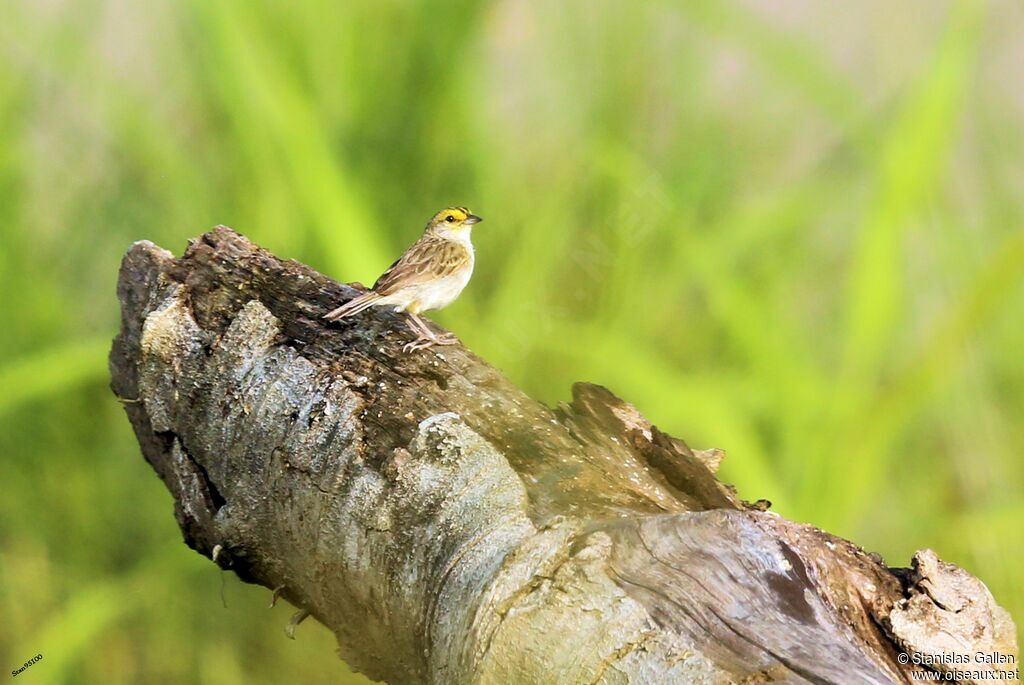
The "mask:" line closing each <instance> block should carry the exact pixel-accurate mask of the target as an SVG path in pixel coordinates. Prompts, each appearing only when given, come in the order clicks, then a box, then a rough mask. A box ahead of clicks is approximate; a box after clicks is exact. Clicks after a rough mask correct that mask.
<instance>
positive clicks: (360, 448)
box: [110, 227, 1017, 684]
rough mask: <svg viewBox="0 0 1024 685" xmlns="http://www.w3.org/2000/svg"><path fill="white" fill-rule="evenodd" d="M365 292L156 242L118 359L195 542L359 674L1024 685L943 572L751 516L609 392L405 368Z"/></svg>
mask: <svg viewBox="0 0 1024 685" xmlns="http://www.w3.org/2000/svg"><path fill="white" fill-rule="evenodd" d="M358 292H359V288H358V287H356V286H352V285H344V284H339V283H337V282H335V281H332V280H331V279H329V278H327V277H325V276H323V275H321V274H319V273H317V272H315V271H313V270H312V269H310V268H309V267H307V266H304V265H302V264H299V263H297V262H294V261H283V260H280V259H278V258H276V257H274V256H273V255H271V254H269V253H268V252H266V251H265V250H262V249H260V248H258V247H257V246H255V245H254V244H252V243H251V242H250V241H248V240H247V239H246V238H244V237H243V236H241V235H239V234H237V233H235V232H233V231H232V230H230V229H228V228H225V227H218V228H216V229H214V230H213V231H211V232H210V233H207V234H206V235H204V236H202V237H200V238H198V239H196V240H194V241H192V242H191V243H190V246H189V248H188V250H187V251H186V253H185V255H184V256H183V257H181V258H178V259H176V258H175V257H174V256H173V255H171V254H170V253H169V252H167V251H166V250H163V249H161V248H159V247H157V246H155V245H153V244H152V243H149V242H145V241H143V242H139V243H136V244H135V245H133V246H132V247H131V249H130V250H129V251H128V253H127V254H126V255H125V258H124V261H123V264H122V267H121V273H120V280H119V284H118V297H119V299H120V302H121V310H122V328H121V332H120V334H119V335H118V337H117V339H116V340H115V342H114V347H113V350H112V352H111V356H110V367H111V374H112V378H113V388H114V391H115V392H116V394H117V395H118V396H119V397H120V398H121V399H122V400H123V401H124V406H125V411H126V412H127V414H128V417H129V419H130V420H131V423H132V426H133V428H134V430H135V434H136V436H137V438H138V441H139V444H140V446H141V448H142V453H143V455H144V456H145V458H146V459H147V460H148V462H149V463H150V464H151V465H152V467H153V468H154V469H155V471H156V472H157V474H158V475H159V476H160V478H161V479H162V480H163V482H164V484H165V485H166V486H167V488H168V489H169V490H170V492H171V494H172V495H173V496H174V500H175V514H176V517H177V520H178V523H179V525H180V527H181V529H182V531H183V533H184V536H185V541H186V542H187V543H188V545H190V546H191V547H192V548H193V549H195V550H196V551H198V552H200V553H202V554H204V555H206V556H208V557H210V558H213V559H214V561H215V562H216V563H217V564H218V565H219V566H220V567H222V568H226V569H230V570H231V571H234V572H235V573H236V574H238V576H239V577H240V578H242V579H243V580H245V581H247V582H252V583H259V584H261V585H264V586H266V587H268V588H273V589H274V590H275V595H277V594H279V595H281V596H283V597H284V598H286V599H287V600H288V601H289V602H291V603H292V604H294V605H295V606H296V607H299V608H300V609H301V613H300V614H298V617H297V618H302V617H304V616H305V615H307V614H311V615H312V616H314V617H315V618H316V619H317V620H319V621H320V622H322V623H323V624H324V625H326V626H327V627H328V628H330V629H331V630H332V631H333V632H334V633H335V634H336V635H337V638H338V644H339V646H340V651H341V654H342V656H343V658H344V659H345V660H346V661H347V662H348V664H349V665H350V666H352V667H353V668H356V669H358V670H360V671H362V672H363V673H365V674H367V675H368V676H369V677H371V678H374V679H379V680H384V681H387V682H391V683H502V684H504V683H542V682H552V683H554V682H559V683H627V682H629V683H724V682H742V683H757V682H811V683H844V684H845V683H906V682H911V678H912V671H914V670H917V671H920V670H922V669H926V668H927V669H931V670H933V671H935V672H940V673H941V672H943V671H944V670H949V669H954V668H959V669H961V670H966V669H967V668H971V669H982V668H984V669H985V671H986V672H989V671H991V672H994V671H996V670H999V669H1002V670H1004V671H1008V670H1010V669H1013V668H1016V665H1015V660H1016V658H1017V646H1016V637H1015V635H1016V633H1015V628H1014V626H1013V623H1012V621H1011V620H1010V617H1009V616H1008V614H1007V613H1006V612H1005V611H1004V610H1003V609H1002V608H1000V607H999V606H998V605H997V604H996V603H995V602H994V600H993V598H992V596H991V594H990V593H989V592H988V590H987V589H986V588H985V586H984V584H982V583H981V582H980V581H978V580H977V579H975V578H973V577H972V576H970V575H969V574H967V573H966V572H965V571H963V570H961V569H959V568H957V567H955V566H952V565H950V564H946V563H944V562H942V561H941V560H939V559H938V558H937V557H936V556H935V555H934V553H932V552H930V551H928V550H925V551H922V552H918V553H917V554H916V555H915V556H914V559H913V562H912V568H910V569H899V568H888V567H886V566H885V565H884V564H883V563H882V561H881V560H880V559H879V558H878V557H877V556H875V555H871V554H868V553H866V552H864V551H863V550H862V549H860V548H859V547H857V546H856V545H854V544H852V543H850V542H848V541H846V540H843V539H840V538H837V537H835V536H833V535H830V534H828V533H825V532H823V531H821V530H818V529H816V528H814V527H812V526H809V525H804V524H799V523H794V522H791V521H787V520H785V519H783V518H781V517H779V516H778V515H776V514H774V513H771V512H769V511H766V510H765V509H766V506H765V503H764V502H758V503H756V504H749V503H746V502H744V501H742V500H741V499H740V498H739V497H738V496H737V494H736V493H735V492H734V491H733V489H732V488H731V487H729V486H728V485H725V484H722V483H721V482H719V481H718V480H717V478H716V477H715V471H716V469H717V466H718V462H719V461H720V460H721V458H722V453H721V452H720V451H718V450H692V449H690V448H689V447H688V446H687V445H686V444H685V443H684V442H683V441H682V440H679V439H677V438H673V437H671V436H669V435H666V434H665V433H663V432H661V431H660V430H658V428H657V427H655V426H653V425H651V423H650V422H648V421H647V420H646V419H644V418H643V416H641V415H640V414H639V413H638V412H637V410H636V409H635V408H633V407H632V406H631V405H630V404H628V403H626V402H624V401H622V400H620V399H618V398H617V397H615V396H614V395H613V394H611V393H610V392H609V391H607V390H605V389H604V388H601V387H598V386H594V385H587V384H578V385H576V386H575V387H574V388H573V401H572V402H571V403H570V404H565V405H561V406H559V407H557V408H549V407H547V406H545V405H543V404H540V403H538V402H535V401H533V400H531V399H530V398H529V397H527V396H526V395H525V394H523V392H522V391H520V390H519V389H517V388H516V387H515V386H514V385H512V384H511V383H510V382H509V381H508V380H507V379H506V378H504V377H503V376H502V375H501V374H500V373H499V372H498V371H496V370H495V369H494V368H492V367H490V366H488V365H487V364H486V363H485V362H484V361H482V360H481V359H479V358H478V357H476V356H475V355H473V354H472V353H471V352H470V351H468V350H466V349H464V348H463V347H461V346H452V347H443V348H432V349H428V350H423V351H418V352H414V353H409V354H406V353H403V352H402V346H403V345H404V344H405V343H406V342H408V341H409V340H410V339H411V336H412V334H411V333H410V332H409V331H408V329H407V327H406V325H405V323H404V321H403V319H402V317H401V315H398V314H394V313H392V312H388V311H381V310H374V311H368V312H365V313H364V314H361V315H359V316H357V317H354V318H352V319H346V320H343V321H341V322H338V323H333V324H327V323H325V322H324V321H323V320H322V318H321V317H322V315H323V314H324V313H325V312H327V311H329V310H330V309H331V308H333V307H335V306H337V305H338V303H339V302H342V301H344V300H346V299H349V298H351V297H353V296H355V295H356V294H357V293H358ZM977 653H984V654H999V655H1007V656H1008V657H1011V658H1012V659H1013V660H1014V661H1013V662H1009V663H1005V662H1004V663H1003V664H998V663H989V664H981V663H976V659H975V655H976V654H977ZM943 655H946V656H948V655H968V656H969V658H970V659H971V660H970V662H951V663H939V662H941V661H943V660H944V659H936V658H935V657H937V656H943ZM929 657H930V658H929ZM925 662H926V665H922V664H923V663H925ZM953 663H959V665H952V664H953ZM964 663H969V664H970V665H969V666H964ZM981 675H982V676H984V674H981Z"/></svg>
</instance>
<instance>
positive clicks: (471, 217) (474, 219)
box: [462, 214, 483, 226]
mask: <svg viewBox="0 0 1024 685" xmlns="http://www.w3.org/2000/svg"><path fill="white" fill-rule="evenodd" d="M481 221H483V219H481V218H480V217H478V216H477V215H476V214H470V215H469V216H467V217H466V220H465V221H463V222H462V223H464V224H468V225H469V226H472V225H473V224H478V223H480V222H481Z"/></svg>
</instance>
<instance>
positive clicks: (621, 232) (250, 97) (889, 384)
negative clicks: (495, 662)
mask: <svg viewBox="0 0 1024 685" xmlns="http://www.w3.org/2000/svg"><path fill="white" fill-rule="evenodd" d="M1022 72H1024V6H1022V5H1020V3H1018V2H1015V1H1014V0H1004V1H1001V2H992V3H988V4H986V3H981V2H970V1H965V2H955V3H950V2H936V1H934V0H917V1H915V2H905V3H895V4H894V3H889V2H882V1H880V0H876V1H871V2H863V3H840V2H829V3H820V2H812V1H810V0H805V1H796V0H786V1H775V0H773V1H772V2H767V1H764V2H741V1H739V0H729V1H727V2H703V1H701V2H685V3H684V2H667V1H666V2H636V3H621V2H612V1H610V0H589V1H587V2H582V1H580V2H568V3H548V2H543V1H542V0H524V1H518V0H507V1H498V2H473V1H468V0H459V1H456V2H397V1H394V0H364V1H361V2H348V3H344V4H342V3H328V2H317V1H309V2H285V1H283V0H281V1H279V2H265V3H252V2H242V1H240V0H238V1H233V2H221V1H212V2H211V1H208V0H192V1H191V2H174V1H171V0H147V1H146V2H136V1H133V0H99V1H98V0H87V1H75V2H70V1H67V0H44V1H41V2H18V1H14V2H2V3H0V308H2V313H3V332H2V333H0V459H2V461H0V463H2V467H0V476H2V481H0V482H2V483H3V491H2V497H0V617H2V620H0V656H2V663H0V672H3V671H11V670H14V669H16V668H17V667H19V666H20V665H21V664H22V663H23V662H24V661H26V660H28V659H29V658H31V657H32V656H34V655H35V654H37V653H42V654H43V657H44V658H43V660H42V661H41V662H40V663H38V664H36V665H34V666H32V667H31V668H30V669H29V670H28V671H27V672H25V673H24V674H22V675H21V676H19V680H18V682H20V683H110V684H117V683H192V682H195V683H218V684H228V685H231V684H233V683H284V682H303V683H338V682H353V683H354V682H361V681H362V680H361V678H359V677H358V676H354V675H353V676H344V675H341V676H340V677H341V679H340V680H339V674H344V673H345V669H344V666H343V665H342V664H341V663H340V662H338V660H337V657H336V655H335V652H334V643H333V639H332V637H331V635H330V634H329V633H328V632H327V631H326V630H325V629H324V628H322V627H321V626H319V625H316V624H315V623H314V622H308V623H306V624H303V625H302V626H301V627H300V628H299V630H298V632H297V637H298V639H297V641H295V642H291V641H288V640H287V639H285V638H284V636H283V634H282V629H283V627H284V625H285V623H286V622H287V619H288V617H289V615H290V613H291V608H290V607H287V606H283V605H281V606H278V607H277V608H275V609H273V610H268V609H267V608H266V605H267V603H268V601H269V597H270V593H269V592H268V591H266V590H264V589H262V588H257V587H252V586H247V585H243V584H242V583H240V582H239V581H237V580H236V579H235V578H234V577H233V576H231V575H228V574H221V573H219V572H218V571H217V570H216V569H215V568H214V566H213V565H212V564H210V563H209V561H207V560H205V559H203V558H200V557H199V556H198V555H196V554H194V553H193V552H191V551H190V550H188V549H187V548H186V547H185V546H184V545H183V544H182V543H181V534H180V532H179V531H178V529H177V527H176V525H175V522H174V518H173V515H172V503H171V500H170V497H169V495H168V494H167V492H166V491H165V489H164V487H163V485H162V484H161V483H160V482H159V480H158V479H157V478H156V477H155V476H154V474H153V473H152V472H151V470H150V468H149V467H148V466H147V465H146V464H145V462H144V461H143V460H142V458H141V456H140V455H139V451H138V449H137V446H136V444H135V442H134V439H133V436H132V433H131V431H130V428H129V425H128V421H127V420H126V418H125V417H124V415H123V412H122V410H121V407H120V406H119V405H118V403H117V402H116V401H115V400H114V398H113V396H112V395H111V393H110V391H109V390H108V387H107V383H108V379H107V371H106V352H107V349H108V348H109V344H110V340H111V338H112V337H113V335H114V334H115V332H116V330H117V327H118V307H117V302H116V300H115V296H114V285H115V279H116V274H117V267H118V263H119V260H120V257H121V255H122V253H123V252H124V250H125V249H126V248H127V246H128V245H129V244H130V243H131V242H132V241H134V240H138V239H142V238H147V239H150V240H153V241H155V242H157V243H159V244H161V245H163V246H165V247H167V248H169V249H171V250H173V251H175V252H177V253H180V252H181V251H182V250H183V249H184V248H185V245H186V240H187V239H188V238H189V237H192V236H195V235H197V234H199V233H202V232H203V231H205V230H207V229H208V228H209V227H211V226H213V225H214V224H217V223H225V224H228V225H230V226H232V227H234V228H236V229H237V230H239V231H242V232H243V233H245V234H247V235H249V236H250V237H251V238H253V239H254V240H256V241H258V242H260V243H262V244H263V245H265V246H266V247H268V248H270V249H271V250H273V251H274V252H276V253H278V254H280V255H283V256H286V257H293V258H296V259H299V260H302V261H304V262H307V263H309V264H311V265H313V266H314V267H316V268H318V269H320V270H322V271H325V272H327V273H329V274H331V275H333V276H335V277H337V278H339V279H342V280H361V281H363V282H372V280H373V279H374V278H375V277H376V276H377V275H378V274H379V273H380V272H381V271H382V270H383V268H384V267H386V266H387V265H388V264H389V263H390V261H391V260H392V259H393V258H394V257H395V256H397V255H398V254H399V253H400V252H401V250H402V249H404V248H405V247H406V245H408V244H409V243H411V242H412V241H413V240H414V239H415V238H416V237H417V236H418V234H419V232H420V231H421V229H422V226H423V224H424V222H425V221H426V219H427V218H428V217H429V216H430V215H431V214H432V213H433V212H434V211H435V210H436V209H438V208H440V207H442V206H445V205H448V204H466V205H469V206H470V207H472V208H473V209H474V210H475V211H476V212H478V213H479V214H481V215H482V216H484V217H485V218H486V219H487V222H486V223H485V224H483V225H482V226H481V227H480V228H479V229H478V230H477V231H476V244H477V251H478V260H477V271H476V276H475V278H474V280H473V282H472V284H471V285H470V287H469V288H468V289H467V291H466V292H465V293H464V294H463V296H462V298H461V299H460V300H459V301H458V302H457V303H456V304H455V305H453V306H452V307H451V308H450V309H448V310H445V311H444V312H441V313H439V314H436V319H437V320H438V321H440V322H442V323H443V324H444V325H446V326H448V327H450V328H451V329H452V330H454V331H455V332H457V333H458V335H459V336H461V337H462V339H463V340H464V341H465V342H466V344H467V345H469V346H470V347H471V348H472V349H474V350H475V351H477V352H478V353H479V354H480V355H481V356H483V357H484V358H486V359H488V360H489V361H491V362H492V363H493V364H495V365H496V366H498V367H499V368H501V369H502V370H503V371H504V372H505V373H507V374H508V375H509V376H510V377H511V378H512V379H513V380H514V381H515V382H517V383H519V384H520V385H522V386H523V387H524V388H526V389H527V390H528V391H529V392H530V393H531V394H533V395H534V396H535V397H537V398H539V399H542V400H545V401H547V402H555V401H558V400H561V399H565V398H567V397H568V393H569V387H570V384H571V383H572V382H573V381H575V380H589V381H594V382H598V383H602V384H605V385H607V386H608V387H610V388H611V389H613V390H614V391H615V392H616V393H618V394H620V395H621V396H623V397H624V398H626V399H628V400H630V401H631V402H633V403H634V404H636V405H637V407H639V408H640V409H641V410H642V411H643V412H644V413H646V415H647V416H649V417H650V418H651V419H652V420H653V421H654V422H655V423H657V424H658V425H659V426H661V427H662V428H664V429H666V430H668V431H669V432H671V433H673V434H675V435H678V436H680V437H683V438H685V439H686V440H687V441H688V442H690V444H692V445H694V446H700V447H709V446H717V447H721V448H724V449H726V450H727V452H728V458H727V459H726V461H725V463H724V467H723V473H724V478H725V479H726V480H728V481H730V482H734V483H735V484H736V485H737V486H738V487H739V490H740V493H741V494H742V495H743V496H744V497H745V498H747V499H756V498H759V497H765V498H768V499H770V500H772V501H773V502H774V503H775V507H774V508H775V509H776V510H777V511H779V512H781V513H782V514H784V515H786V516H789V517H792V518H795V519H797V520H801V521H808V522H813V523H814V524H816V525H819V526H821V527H823V528H827V529H829V530H831V531H833V532H835V533H838V534H840V535H843V536H846V537H849V538H852V539H853V540H855V541H857V542H859V543H860V544H862V545H864V546H865V547H866V548H867V549H869V550H875V551H878V552H880V553H881V554H883V555H884V556H885V558H886V560H887V561H888V562H889V563H890V564H891V565H897V566H898V565H905V564H907V563H908V562H909V559H910V556H911V554H912V553H913V551H914V550H916V549H919V548H923V547H932V548H934V549H936V550H937V551H938V552H939V554H940V555H941V556H942V557H943V558H945V559H947V560H950V561H953V562H956V563H958V564H961V565H963V566H964V567H965V568H967V569H968V570H970V571H971V572H973V573H975V574H977V575H978V576H979V577H981V578H982V579H983V580H984V581H985V582H986V583H987V584H988V586H989V587H990V589H991V590H992V592H993V593H994V595H995V597H996V599H997V600H998V601H999V602H1001V603H1002V604H1003V605H1004V606H1006V607H1007V608H1009V609H1010V611H1011V613H1012V614H1013V615H1014V616H1015V618H1016V619H1017V620H1018V621H1024V582H1022V572H1021V570H1020V569H1021V566H1022V564H1024V532H1022V531H1024V489H1022V485H1024V458H1022V456H1024V422H1022V421H1021V417H1024V354H1022V350H1024V325H1022V323H1024V287H1022V281H1024V231H1022V218H1024V217H1022V213H1024V203H1022V197H1024V165H1022V161H1021V160H1022V159H1024V89H1022V87H1021V74H1022ZM225 605H226V606H225ZM346 678H347V679H346Z"/></svg>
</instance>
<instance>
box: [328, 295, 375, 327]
mask: <svg viewBox="0 0 1024 685" xmlns="http://www.w3.org/2000/svg"><path fill="white" fill-rule="evenodd" d="M379 299H380V295H378V294H377V293H375V292H373V291H372V290H370V291H368V292H365V293H363V294H362V295H359V296H357V297H354V298H352V299H351V300H349V301H348V302H346V303H345V304H343V305H341V306H340V307H338V308H337V309H335V310H333V311H331V312H328V313H327V314H324V318H325V319H327V320H328V321H337V320H338V319H344V318H345V317H346V316H352V315H353V314H358V313H359V312H361V311H363V310H364V309H367V308H369V307H372V306H373V305H375V304H376V303H377V300H379Z"/></svg>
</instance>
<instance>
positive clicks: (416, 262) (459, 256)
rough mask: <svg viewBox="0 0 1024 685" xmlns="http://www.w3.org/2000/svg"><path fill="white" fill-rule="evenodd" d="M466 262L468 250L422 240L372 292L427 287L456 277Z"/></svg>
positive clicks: (432, 238) (433, 239) (436, 240)
mask: <svg viewBox="0 0 1024 685" xmlns="http://www.w3.org/2000/svg"><path fill="white" fill-rule="evenodd" d="M469 261H470V255H469V250H467V249H466V248H465V246H463V245H461V244H459V243H457V242H455V241H453V240H445V239H444V238H438V237H437V236H430V235H427V236H423V237H422V238H420V239H419V240H418V241H416V243H415V244H414V245H413V246H412V247H410V248H409V249H408V250H406V251H405V254H403V255H402V256H401V257H399V258H398V260H397V261H396V262H395V263H394V264H392V265H391V267H390V268H388V270H387V271H385V272H384V273H383V274H381V277H380V278H378V279H377V282H376V283H374V284H373V291H374V292H376V293H378V294H379V295H390V294H391V293H394V292H395V291H398V290H401V289H403V288H408V287H409V286H412V285H420V284H423V283H430V282H431V281H434V280H437V279H438V278H444V277H445V276H451V275H452V274H455V273H458V272H459V271H461V270H462V269H463V268H465V267H466V266H467V265H468V264H469Z"/></svg>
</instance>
